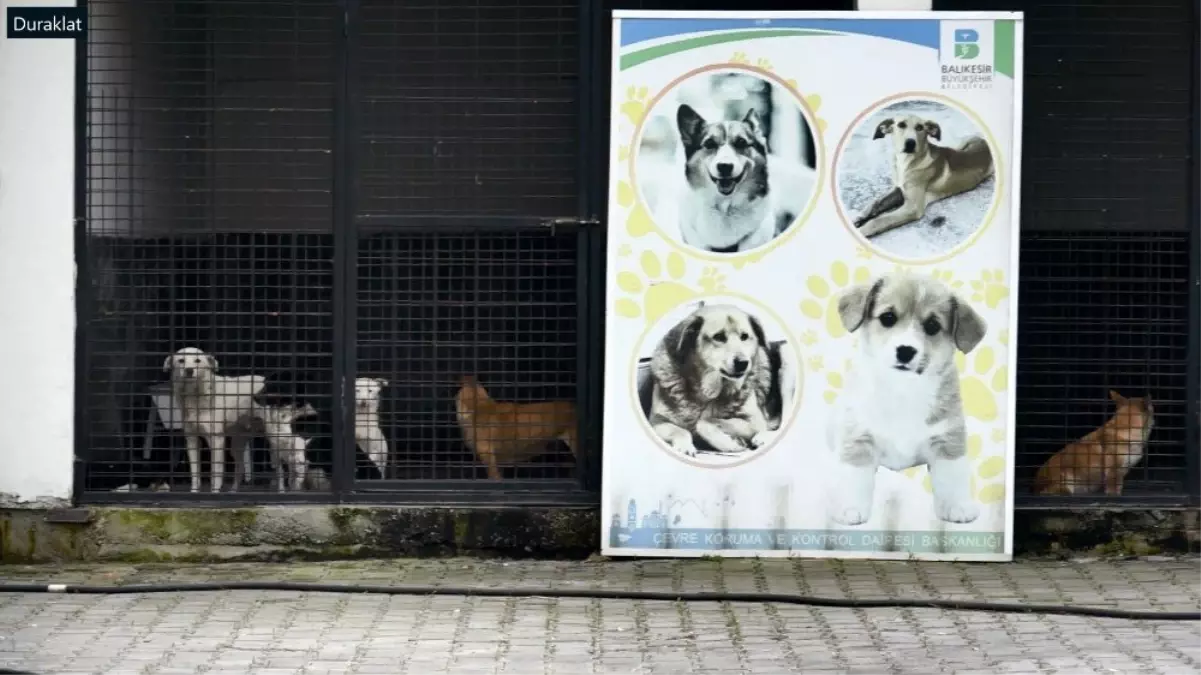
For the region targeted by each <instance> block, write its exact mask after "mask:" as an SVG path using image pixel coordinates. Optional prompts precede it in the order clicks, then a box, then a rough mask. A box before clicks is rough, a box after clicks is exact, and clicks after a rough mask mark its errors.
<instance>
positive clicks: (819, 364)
mask: <svg viewBox="0 0 1201 675" xmlns="http://www.w3.org/2000/svg"><path fill="white" fill-rule="evenodd" d="M805 363H806V364H807V365H808V366H809V370H812V371H813V372H815V373H820V372H821V370H822V368H825V367H826V364H825V362H824V361H823V360H822V357H820V356H810V357H809V359H808V360H807V361H806V362H805Z"/></svg>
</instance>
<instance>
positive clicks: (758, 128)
mask: <svg viewBox="0 0 1201 675" xmlns="http://www.w3.org/2000/svg"><path fill="white" fill-rule="evenodd" d="M742 121H743V122H745V123H746V125H747V126H748V127H750V128H751V133H753V134H755V135H756V136H762V135H763V118H761V117H759V113H758V112H756V111H755V109H754V108H751V109H750V110H748V111H746V116H745V117H743V118H742Z"/></svg>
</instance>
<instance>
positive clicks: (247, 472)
mask: <svg viewBox="0 0 1201 675" xmlns="http://www.w3.org/2000/svg"><path fill="white" fill-rule="evenodd" d="M241 443H242V473H241V475H240V476H238V478H240V479H241V482H243V483H248V484H249V483H253V482H254V449H253V448H251V447H250V438H243V439H241Z"/></svg>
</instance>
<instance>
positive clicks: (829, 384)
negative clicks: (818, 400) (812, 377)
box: [822, 359, 851, 405]
mask: <svg viewBox="0 0 1201 675" xmlns="http://www.w3.org/2000/svg"><path fill="white" fill-rule="evenodd" d="M850 371H851V360H850V359H847V360H846V361H845V362H843V364H842V371H841V372H840V371H837V370H832V371H830V372H828V373H826V390H825V391H823V392H822V398H824V399H826V403H829V404H831V405H832V404H833V403H834V402H835V401H837V400H838V395H839V394H841V393H842V388H843V387H844V386H846V383H847V378H846V374H847V373H849V372H850Z"/></svg>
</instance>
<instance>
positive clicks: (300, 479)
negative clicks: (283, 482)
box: [291, 437, 309, 491]
mask: <svg viewBox="0 0 1201 675" xmlns="http://www.w3.org/2000/svg"><path fill="white" fill-rule="evenodd" d="M294 440H295V442H296V444H295V449H294V450H293V451H292V471H291V474H292V490H293V491H300V490H301V489H303V487H304V477H305V474H306V473H308V469H309V460H308V458H307V457H305V455H304V452H305V443H304V440H303V439H301V438H299V437H298V438H296V439H294Z"/></svg>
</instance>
